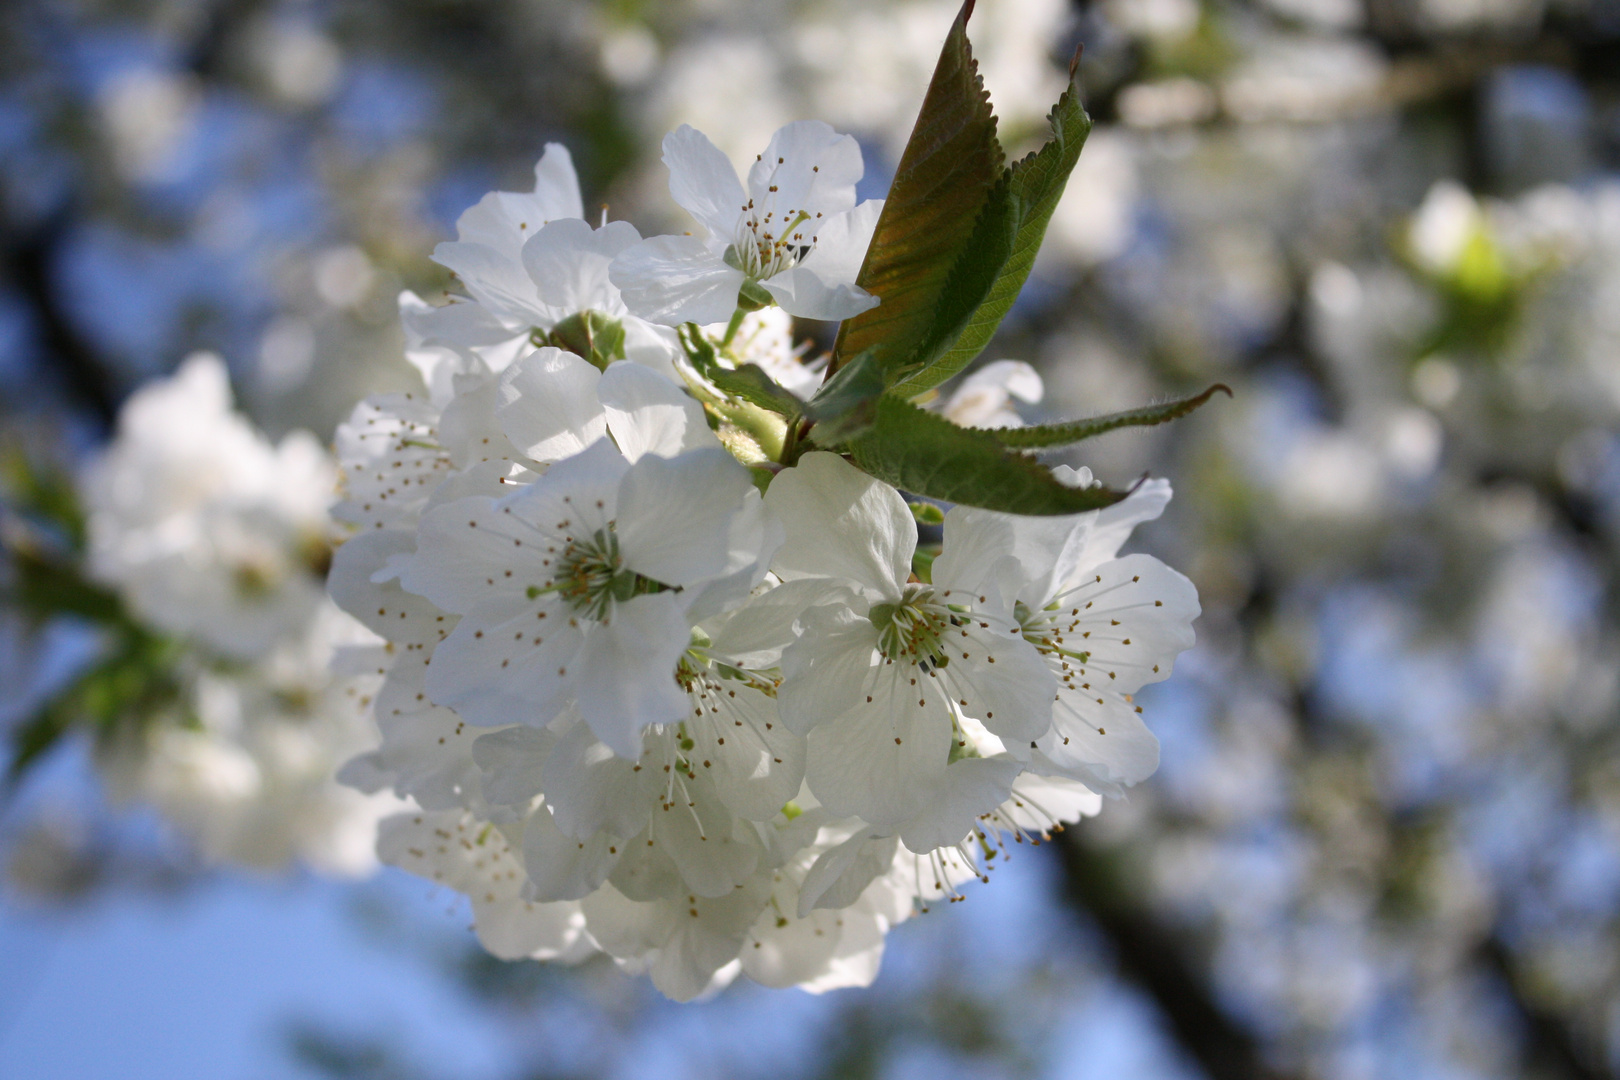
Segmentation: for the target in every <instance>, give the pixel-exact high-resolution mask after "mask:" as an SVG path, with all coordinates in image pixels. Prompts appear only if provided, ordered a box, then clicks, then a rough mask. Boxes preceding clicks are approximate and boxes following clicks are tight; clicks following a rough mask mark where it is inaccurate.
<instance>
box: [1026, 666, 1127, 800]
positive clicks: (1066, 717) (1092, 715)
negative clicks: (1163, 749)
mask: <svg viewBox="0 0 1620 1080" xmlns="http://www.w3.org/2000/svg"><path fill="white" fill-rule="evenodd" d="M1040 751H1041V753H1040V755H1039V757H1037V758H1036V759H1035V760H1036V763H1037V765H1038V766H1039V767H1040V769H1041V771H1043V772H1046V771H1058V772H1061V773H1062V775H1064V776H1067V777H1069V778H1070V779H1073V780H1077V781H1079V782H1080V783H1082V784H1085V785H1086V786H1087V787H1089V788H1091V789H1092V790H1093V791H1096V792H1098V793H1099V794H1102V795H1109V796H1113V797H1118V796H1121V795H1123V794H1124V789H1125V788H1126V787H1129V786H1130V785H1132V784H1136V783H1140V782H1141V781H1143V780H1146V779H1147V778H1148V777H1150V776H1152V775H1153V773H1154V772H1155V771H1156V770H1157V769H1158V767H1159V740H1158V738H1156V737H1155V736H1154V734H1153V732H1152V731H1150V730H1148V726H1147V725H1146V724H1145V723H1143V722H1142V717H1141V716H1140V715H1138V713H1137V712H1136V707H1135V706H1134V705H1132V704H1131V703H1130V702H1128V701H1126V700H1125V699H1124V696H1123V695H1121V694H1119V693H1115V692H1112V691H1108V690H1102V689H1097V688H1081V687H1080V686H1076V687H1074V688H1073V689H1072V690H1070V689H1066V690H1065V691H1064V692H1063V693H1061V694H1059V695H1058V700H1057V702H1056V704H1055V705H1054V707H1053V710H1052V730H1051V732H1050V733H1049V734H1047V735H1046V736H1044V737H1043V738H1042V739H1040ZM1042 759H1044V763H1043V762H1042ZM1032 767H1036V766H1034V765H1032Z"/></svg>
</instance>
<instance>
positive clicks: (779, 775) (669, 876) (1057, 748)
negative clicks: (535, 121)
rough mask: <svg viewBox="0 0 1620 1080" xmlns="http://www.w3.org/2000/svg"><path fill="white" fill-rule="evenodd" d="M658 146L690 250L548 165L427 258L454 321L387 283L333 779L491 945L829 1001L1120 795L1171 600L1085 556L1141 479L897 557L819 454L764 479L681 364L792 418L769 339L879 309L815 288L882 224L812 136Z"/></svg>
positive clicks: (352, 472) (1004, 370) (345, 506)
mask: <svg viewBox="0 0 1620 1080" xmlns="http://www.w3.org/2000/svg"><path fill="white" fill-rule="evenodd" d="M664 151H665V161H666V162H667V164H668V165H669V168H670V173H671V191H672V193H673V194H674V197H675V199H676V201H677V202H679V203H680V204H681V205H682V206H683V207H684V208H686V209H687V210H688V211H690V212H691V214H692V216H693V217H694V218H696V219H697V221H698V223H699V225H700V226H701V228H702V234H701V235H698V236H665V237H658V238H655V239H649V240H643V239H641V238H640V237H639V236H638V235H637V233H636V231H635V230H634V229H633V228H632V227H631V226H630V225H628V224H625V223H622V222H612V223H604V224H602V225H601V226H600V227H597V228H593V227H591V225H589V224H588V223H587V222H586V221H584V220H583V213H582V203H581V198H580V194H579V189H578V185H577V181H576V180H575V178H574V175H573V171H572V167H571V164H570V161H569V158H568V155H567V152H566V151H565V150H563V149H562V148H561V147H559V146H548V147H547V149H546V153H545V156H544V158H542V160H541V161H540V163H539V165H538V166H537V168H536V187H535V190H534V192H533V193H530V194H514V193H494V194H491V195H489V196H487V197H486V198H485V199H484V200H483V201H482V202H480V203H479V204H478V205H477V206H476V207H474V208H472V209H470V210H468V211H467V212H466V213H465V214H464V215H463V216H462V218H461V220H460V221H459V223H458V232H459V237H458V239H457V241H455V242H454V243H447V244H444V245H442V246H441V247H440V248H439V249H438V250H437V252H436V253H435V258H437V259H438V261H440V262H441V263H443V264H444V265H445V266H447V267H450V268H451V269H453V270H454V271H455V273H456V275H457V277H458V278H459V280H460V282H461V284H462V286H463V287H464V288H465V291H466V294H467V295H466V296H465V297H460V298H457V299H455V300H454V301H453V302H451V303H448V304H446V305H445V306H441V307H433V306H429V305H427V304H425V303H423V302H422V301H421V300H419V299H418V298H416V297H414V296H412V295H410V294H406V295H405V296H404V297H403V298H402V301H401V307H402V312H403V318H404V323H405V327H406V331H407V337H408V347H407V355H408V358H409V359H410V360H411V361H412V362H413V363H414V364H415V365H416V366H417V367H418V368H419V369H420V370H421V372H422V374H423V376H424V380H425V382H426V385H427V388H428V390H427V394H426V395H425V396H421V395H415V394H393V395H384V396H379V397H375V398H371V399H368V400H366V401H365V402H363V403H361V404H360V405H359V406H358V407H357V408H356V410H355V412H354V414H353V415H352V417H351V418H350V420H349V421H348V422H347V423H346V424H345V425H343V426H342V427H341V428H340V430H339V433H338V437H337V440H338V455H339V459H340V465H341V466H342V469H343V473H344V478H345V493H344V500H343V502H342V503H341V504H340V506H339V509H338V511H337V513H338V516H339V517H341V518H342V519H344V520H345V521H347V522H349V523H351V524H352V525H353V526H354V527H355V532H354V534H353V536H352V538H350V539H348V540H347V541H346V542H344V543H343V544H342V546H341V547H340V548H339V549H338V551H337V553H336V556H335V559H334V562H333V569H332V574H331V578H330V590H331V594H332V596H333V597H334V598H335V599H336V601H337V602H338V603H339V604H340V605H341V606H342V607H343V608H344V609H345V610H346V611H348V612H350V613H351V614H353V615H354V616H356V617H357V618H359V619H360V620H361V621H363V622H364V623H366V624H367V625H368V626H370V627H371V628H372V629H374V630H375V631H377V632H378V633H379V634H381V635H383V636H384V637H385V638H387V639H388V641H389V642H390V651H391V663H390V664H389V666H388V670H387V674H386V677H385V679H384V681H383V684H382V688H381V690H380V691H379V693H378V695H377V698H376V718H377V722H378V725H379V727H380V729H381V731H382V743H381V745H380V746H379V747H378V748H377V749H375V750H374V751H372V752H370V753H368V754H365V755H363V756H361V757H359V758H357V759H356V760H355V761H353V762H352V763H351V764H350V765H349V766H347V767H346V769H345V771H344V774H343V775H344V777H345V779H347V780H348V781H349V782H351V783H353V784H355V785H356V786H358V787H360V788H361V789H363V790H366V791H382V790H384V789H387V788H391V789H392V790H393V791H395V792H397V793H398V794H399V795H401V796H403V797H407V798H410V799H412V800H414V802H415V803H416V805H417V807H418V809H416V810H413V811H411V812H407V813H404V814H401V815H398V816H396V817H394V818H392V819H390V820H388V821H386V822H384V824H383V826H382V830H381V835H380V839H379V854H380V855H381V856H382V858H383V859H384V860H386V861H388V862H391V863H393V864H395V865H398V866H401V867H403V868H405V869H407V870H410V871H413V872H415V873H418V874H421V875H423V876H426V877H429V878H431V879H433V880H435V881H439V882H442V883H443V884H445V885H447V886H449V887H451V888H453V889H457V890H459V891H461V892H463V893H465V894H467V895H468V896H469V897H470V899H471V902H472V907H473V911H474V914H475V919H476V929H477V932H478V934H479V936H480V938H481V940H482V941H483V943H484V944H485V945H486V946H487V947H488V948H489V949H490V950H491V951H492V952H494V953H495V954H497V955H499V956H502V957H508V958H516V957H538V958H555V959H563V960H571V959H577V958H580V957H583V956H585V955H589V954H590V953H592V952H594V951H597V950H600V951H602V952H605V953H607V954H608V955H610V956H611V957H613V958H614V960H615V961H616V962H618V963H619V964H620V965H621V966H622V967H624V968H625V969H627V970H630V971H634V972H645V973H647V974H649V975H650V976H651V978H652V980H653V982H654V983H655V984H656V985H657V986H658V988H659V989H660V990H661V991H663V992H664V993H665V994H667V995H669V996H670V997H673V998H676V999H680V1000H687V999H691V998H693V997H696V996H698V995H701V994H703V993H705V992H707V991H709V990H711V989H713V988H716V987H719V986H723V985H725V984H726V983H727V982H728V981H729V980H731V979H732V978H734V977H735V976H736V975H737V974H739V973H743V974H746V975H748V976H749V977H751V978H753V979H755V980H756V981H758V982H760V983H763V984H765V985H768V986H779V987H780V986H794V985H797V986H801V987H804V988H806V989H810V990H816V991H819V990H825V989H830V988H834V987H840V986H850V985H863V984H866V983H868V982H870V981H871V979H872V978H873V977H874V976H875V974H876V971H877V967H878V963H879V959H880V957H881V953H882V948H883V942H884V935H885V933H886V931H887V930H888V929H889V928H890V927H892V926H893V925H895V924H896V923H898V922H900V921H902V920H904V919H906V918H908V917H909V916H910V915H912V914H913V913H914V912H917V911H922V910H927V908H928V906H929V905H930V904H931V903H933V902H935V901H938V900H941V899H942V898H949V899H955V898H957V897H958V896H959V895H960V893H959V892H958V891H957V890H958V886H959V885H961V884H962V883H964V882H965V881H967V880H968V879H970V878H973V877H986V876H987V872H988V870H989V869H990V868H991V867H993V866H994V865H995V864H996V863H997V862H999V861H1001V860H1002V859H1003V858H1004V856H1005V849H1006V845H1007V843H1008V842H1009V841H1013V842H1022V841H1023V840H1025V839H1026V837H1033V838H1036V839H1038V838H1039V837H1041V836H1043V835H1045V834H1046V833H1047V832H1048V831H1049V830H1051V829H1053V828H1055V827H1057V826H1059V825H1060V824H1061V823H1062V822H1066V821H1074V820H1077V819H1078V818H1079V817H1081V816H1082V815H1086V814H1090V813H1094V812H1095V811H1096V810H1097V809H1098V808H1099V806H1100V803H1101V798H1102V796H1104V795H1115V794H1118V793H1119V792H1120V791H1121V790H1122V789H1123V788H1124V787H1126V786H1128V785H1130V784H1133V783H1135V782H1137V781H1139V780H1141V779H1142V778H1144V777H1146V776H1147V775H1149V774H1150V773H1151V772H1152V771H1153V770H1154V768H1155V767H1156V765H1157V761H1158V749H1157V743H1156V741H1155V739H1154V737H1153V735H1152V734H1151V733H1150V732H1149V731H1148V729H1147V727H1146V726H1145V725H1144V724H1143V722H1142V719H1141V717H1140V715H1139V713H1140V711H1141V710H1140V709H1139V708H1138V707H1137V706H1136V705H1135V704H1134V703H1133V700H1132V695H1133V694H1134V693H1135V692H1136V691H1137V690H1138V689H1139V688H1140V687H1142V686H1143V685H1144V684H1146V683H1149V682H1153V681H1155V680H1158V679H1162V678H1165V677H1166V676H1168V675H1169V674H1170V670H1171V663H1172V661H1173V659H1174V658H1175V656H1176V654H1177V653H1178V652H1180V651H1181V650H1183V649H1185V648H1187V647H1189V646H1190V645H1191V644H1192V641H1193V634H1192V629H1191V623H1192V621H1193V619H1194V618H1195V617H1196V615H1197V613H1198V603H1197V598H1196V594H1195V592H1194V590H1193V587H1192V585H1191V584H1190V583H1189V582H1188V581H1187V580H1186V579H1185V578H1184V577H1182V576H1181V575H1179V574H1177V573H1176V572H1175V571H1173V570H1171V569H1169V568H1168V567H1166V566H1164V565H1163V564H1162V563H1160V562H1158V561H1157V560H1155V559H1153V558H1151V557H1148V556H1145V555H1131V556H1125V557H1123V558H1121V557H1119V556H1118V554H1117V553H1118V550H1119V548H1120V546H1121V544H1122V543H1123V542H1124V541H1125V539H1126V538H1127V536H1128V535H1129V533H1130V531H1131V529H1132V528H1133V527H1134V525H1135V524H1136V523H1137V522H1139V521H1144V520H1148V519H1151V518H1154V517H1156V516H1158V514H1159V513H1160V511H1161V510H1162V509H1163V507H1164V505H1165V503H1166V502H1167V500H1168V499H1169V495H1170V492H1169V487H1168V485H1167V484H1165V483H1164V482H1162V481H1157V482H1150V483H1146V484H1143V485H1141V486H1140V487H1139V488H1138V489H1137V490H1136V491H1135V492H1134V493H1133V494H1131V495H1130V496H1129V497H1128V498H1126V499H1125V500H1124V501H1122V502H1119V503H1116V504H1115V505H1113V506H1110V507H1108V508H1106V509H1103V510H1100V511H1093V512H1089V513H1085V514H1079V515H1075V516H1068V517H1044V518H1037V517H1016V516H1012V515H1009V514H1002V513H995V512H990V511H986V510H978V509H971V508H966V507H957V508H953V509H951V510H949V511H948V512H946V513H945V514H944V515H943V547H942V549H940V550H939V553H938V555H937V557H935V558H934V559H933V561H932V566H931V571H930V569H929V567H928V565H927V563H926V561H924V560H917V559H914V556H916V555H918V554H919V552H918V550H917V549H918V539H919V525H918V522H919V517H921V518H925V519H927V518H930V512H932V514H933V515H934V517H933V518H932V520H937V510H934V508H932V507H929V508H928V509H927V510H922V509H920V508H919V509H917V510H914V508H913V506H912V505H908V502H907V500H906V498H905V497H904V496H902V494H901V493H900V492H899V491H897V490H895V489H894V488H893V487H891V486H889V485H888V484H885V483H883V482H881V481H879V480H877V479H874V478H873V477H871V476H869V475H867V474H866V473H864V472H862V471H860V470H859V469H857V468H856V467H855V466H854V465H851V464H850V463H848V462H847V461H846V460H845V459H844V458H843V457H841V456H839V455H837V454H834V453H829V452H825V451H812V452H809V453H804V454H803V455H802V456H798V457H797V458H796V459H794V463H793V464H791V465H789V466H783V465H781V464H780V463H779V461H780V458H779V457H778V455H777V453H775V452H774V451H775V450H776V449H779V447H780V443H781V438H782V432H781V430H780V425H778V428H777V429H775V430H774V433H773V429H772V428H771V425H770V423H769V422H768V417H767V414H765V413H764V412H763V411H761V410H753V411H750V410H749V407H748V405H747V402H746V401H743V400H738V399H737V398H736V397H733V396H728V395H726V394H723V393H720V392H719V391H718V390H717V389H716V387H715V385H714V382H713V379H712V378H706V377H705V373H704V371H702V370H700V366H699V365H697V364H695V363H694V361H693V353H694V351H696V352H700V353H701V352H705V351H707V352H708V353H709V354H710V355H713V356H716V357H718V358H719V359H718V360H717V361H716V363H717V364H718V365H719V368H720V369H722V370H726V371H730V370H735V369H740V368H742V367H743V365H745V364H752V365H756V366H757V368H758V369H760V370H762V371H763V372H764V373H765V374H767V375H768V376H769V377H770V379H771V380H772V381H773V382H774V384H775V386H776V387H777V388H779V389H782V390H786V391H787V392H789V393H792V394H794V395H796V396H798V397H800V398H804V397H808V396H809V395H810V394H811V393H812V392H813V391H814V390H815V388H816V386H817V384H818V383H819V382H820V381H821V379H820V371H819V369H818V368H817V367H816V366H815V365H814V364H811V363H806V362H804V360H803V357H802V355H801V353H800V350H797V349H795V348H794V347H793V344H792V323H791V319H790V318H789V316H790V315H798V316H801V317H807V318H814V319H823V320H837V319H844V318H849V317H851V316H853V315H856V314H857V313H859V312H861V311H864V310H866V309H868V308H870V307H872V306H874V305H875V304H877V302H878V299H877V298H876V297H874V296H871V295H869V294H867V293H866V292H865V291H863V290H862V289H860V288H859V287H857V286H856V285H855V283H854V282H855V278H856V274H857V271H858V269H859V267H860V264H861V260H862V257H863V255H864V253H865V250H866V248H867V245H868V242H869V239H870V237H871V234H872V230H873V226H874V223H875V222H876V220H877V216H878V212H879V210H880V207H881V204H880V203H873V202H868V203H863V204H860V205H856V199H855V183H856V181H857V180H858V179H859V178H860V176H861V172H862V165H861V156H860V151H859V148H858V146H857V145H856V143H855V141H854V140H853V139H851V138H849V137H847V136H839V135H837V134H836V133H835V132H833V130H832V129H831V128H829V127H827V126H826V125H825V124H821V123H816V122H801V123H796V124H792V125H789V126H788V127H785V128H783V129H782V130H781V131H779V132H778V133H777V135H776V137H775V138H773V139H772V140H771V143H770V145H769V146H768V147H767V148H766V149H765V150H764V152H763V153H762V154H760V155H759V157H758V158H757V159H756V160H755V161H754V163H753V165H752V168H751V169H750V170H749V173H748V177H747V181H746V183H743V182H741V181H739V179H738V178H737V175H736V173H735V172H734V171H733V169H732V166H731V164H730V162H729V161H728V160H727V159H726V158H725V157H724V155H722V154H721V153H720V152H719V151H718V150H717V149H715V148H714V146H713V145H712V144H710V143H709V141H708V140H707V139H706V138H705V137H704V136H702V135H701V134H699V133H697V132H696V131H693V130H691V129H690V128H682V129H681V130H678V131H676V132H675V133H673V134H672V135H670V136H669V137H668V138H667V139H666V140H665V143H664ZM750 370H752V369H750ZM709 374H710V375H711V376H713V375H715V372H714V371H713V370H711V371H710V372H709ZM1039 392H1040V386H1039V381H1038V379H1034V377H1033V372H1032V371H1030V370H1029V369H1028V368H1027V367H1025V366H1023V365H1016V364H1014V365H1003V366H1000V367H997V368H996V370H995V371H994V372H993V373H991V374H990V375H989V376H988V378H981V379H979V380H978V381H977V382H973V381H971V380H970V386H969V388H968V393H967V395H966V396H962V395H958V397H956V398H953V399H952V400H951V402H950V403H949V404H948V406H947V408H946V410H945V411H946V415H947V416H954V417H956V418H958V419H961V418H963V417H983V418H989V419H992V420H993V421H994V422H997V423H1011V422H1013V421H1015V420H1016V415H1015V414H1013V413H1012V412H1011V410H1010V409H1009V408H1008V403H1009V396H1016V397H1021V398H1024V399H1029V398H1032V397H1038V396H1039ZM1061 477H1062V478H1063V479H1064V481H1065V483H1069V484H1071V485H1082V484H1088V483H1089V482H1090V478H1089V476H1088V475H1087V474H1085V472H1084V471H1083V470H1082V471H1081V472H1080V473H1075V472H1073V471H1072V470H1061ZM930 528H936V526H930ZM914 571H915V572H914ZM919 575H920V576H919Z"/></svg>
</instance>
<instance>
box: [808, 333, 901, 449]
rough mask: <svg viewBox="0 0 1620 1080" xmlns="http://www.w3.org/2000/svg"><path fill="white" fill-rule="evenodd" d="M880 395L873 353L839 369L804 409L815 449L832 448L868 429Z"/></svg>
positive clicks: (879, 374) (880, 372)
mask: <svg viewBox="0 0 1620 1080" xmlns="http://www.w3.org/2000/svg"><path fill="white" fill-rule="evenodd" d="M882 394H883V369H882V368H880V367H878V364H877V359H876V355H875V354H874V353H872V352H863V353H861V354H860V355H859V356H857V357H855V359H853V360H851V361H850V362H849V363H847V364H845V365H844V366H843V367H841V368H839V369H838V372H837V373H836V374H834V375H833V377H832V378H830V379H828V380H827V381H826V382H824V383H822V384H821V388H820V389H819V390H817V391H816V394H815V396H814V397H812V398H811V399H810V400H809V401H808V402H806V403H805V406H804V415H805V419H807V420H810V421H812V422H814V424H815V425H816V426H815V427H814V428H813V429H812V432H813V436H814V438H815V440H816V443H817V445H820V446H835V445H837V444H839V443H841V442H844V441H845V440H846V439H850V438H853V437H854V436H856V435H858V434H860V433H861V432H863V431H865V430H866V429H867V428H869V427H871V426H872V421H873V419H874V418H875V417H876V415H877V400H878V398H879V397H880V396H881V395H882Z"/></svg>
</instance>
